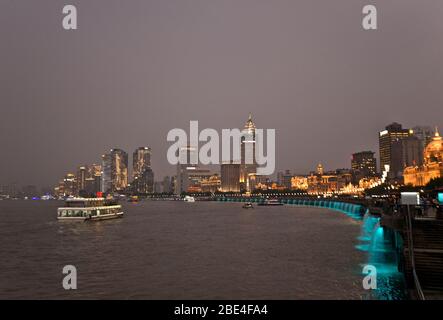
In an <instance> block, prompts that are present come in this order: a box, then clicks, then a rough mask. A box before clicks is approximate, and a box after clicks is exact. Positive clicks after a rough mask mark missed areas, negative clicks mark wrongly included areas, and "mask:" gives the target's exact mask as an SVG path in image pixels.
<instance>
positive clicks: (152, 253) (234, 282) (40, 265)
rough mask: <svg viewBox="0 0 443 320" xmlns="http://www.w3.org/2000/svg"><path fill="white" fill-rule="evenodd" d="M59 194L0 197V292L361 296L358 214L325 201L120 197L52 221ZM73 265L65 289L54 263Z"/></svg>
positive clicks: (31, 295)
mask: <svg viewBox="0 0 443 320" xmlns="http://www.w3.org/2000/svg"><path fill="white" fill-rule="evenodd" d="M61 205H62V203H61V202H58V201H0V241H1V243H0V255H1V259H0V298H2V299H80V298H81V299H367V298H370V297H369V296H368V291H366V290H364V289H363V287H362V279H363V276H362V274H361V273H362V265H364V264H365V261H366V259H367V253H366V252H365V251H362V250H358V249H357V247H358V244H359V241H358V238H359V235H360V233H361V226H362V222H361V221H357V220H355V219H353V218H351V217H349V216H347V215H345V214H343V213H341V212H336V211H331V210H328V209H324V208H306V207H304V208H300V207H294V206H289V205H288V206H280V207H255V208H254V209H250V210H245V209H242V208H241V204H240V203H224V202H195V203H184V202H177V201H143V202H140V203H135V204H133V203H124V204H123V206H124V211H125V216H124V218H123V219H115V220H108V221H99V222H58V221H57V220H56V210H57V207H58V206H61ZM65 265H74V266H75V267H76V269H77V277H78V283H77V286H78V288H77V290H64V289H63V287H62V279H63V277H64V275H63V274H62V269H63V267H64V266H65Z"/></svg>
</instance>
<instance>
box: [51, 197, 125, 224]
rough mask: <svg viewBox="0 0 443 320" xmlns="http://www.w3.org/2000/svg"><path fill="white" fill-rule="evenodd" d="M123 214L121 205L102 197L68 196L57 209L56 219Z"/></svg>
mask: <svg viewBox="0 0 443 320" xmlns="http://www.w3.org/2000/svg"><path fill="white" fill-rule="evenodd" d="M122 216H123V210H122V206H121V205H119V204H117V203H116V202H115V201H113V200H105V199H104V198H68V199H66V205H65V206H64V207H62V208H58V209H57V219H58V220H80V221H85V220H91V221H92V220H105V219H114V218H120V217H122Z"/></svg>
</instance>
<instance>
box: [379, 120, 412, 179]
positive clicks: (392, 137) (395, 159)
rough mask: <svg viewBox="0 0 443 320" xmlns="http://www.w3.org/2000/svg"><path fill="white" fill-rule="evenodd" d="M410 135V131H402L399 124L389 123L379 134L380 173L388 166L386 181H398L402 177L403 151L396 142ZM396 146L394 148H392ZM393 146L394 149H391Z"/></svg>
mask: <svg viewBox="0 0 443 320" xmlns="http://www.w3.org/2000/svg"><path fill="white" fill-rule="evenodd" d="M411 135H412V130H409V129H403V127H402V125H401V124H399V123H396V122H394V123H391V124H390V125H388V126H386V128H385V130H383V131H381V132H380V133H379V149H380V171H381V172H383V171H385V168H386V167H385V166H389V173H388V179H389V180H391V181H392V180H399V179H401V178H402V176H403V168H404V165H403V151H402V149H401V148H400V147H398V145H399V143H398V141H400V140H403V139H405V138H408V137H410V136H411ZM394 145H396V146H394ZM393 146H394V148H393Z"/></svg>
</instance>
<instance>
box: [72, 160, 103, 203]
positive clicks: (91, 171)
mask: <svg viewBox="0 0 443 320" xmlns="http://www.w3.org/2000/svg"><path fill="white" fill-rule="evenodd" d="M76 183H77V190H76V191H77V194H78V195H80V196H92V195H94V194H96V193H97V192H98V191H100V190H101V187H100V186H101V165H98V164H92V165H84V166H80V167H79V168H78V170H77V174H76Z"/></svg>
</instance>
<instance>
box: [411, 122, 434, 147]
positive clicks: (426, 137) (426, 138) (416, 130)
mask: <svg viewBox="0 0 443 320" xmlns="http://www.w3.org/2000/svg"><path fill="white" fill-rule="evenodd" d="M412 132H413V134H414V136H415V137H417V138H418V140H420V144H421V150H422V153H423V151H424V150H425V148H426V146H427V145H428V143H429V142H431V141H432V138H433V136H434V131H433V130H432V128H431V127H428V126H415V127H413V128H412Z"/></svg>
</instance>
